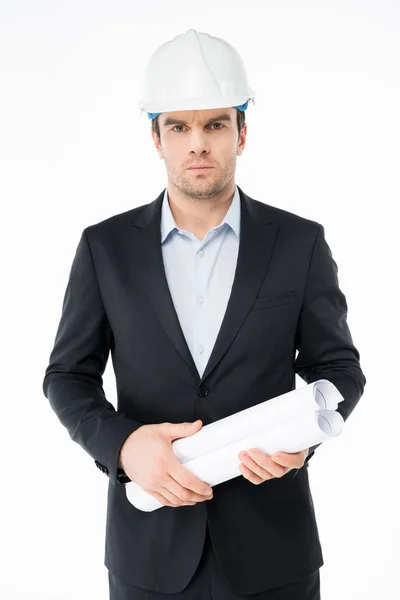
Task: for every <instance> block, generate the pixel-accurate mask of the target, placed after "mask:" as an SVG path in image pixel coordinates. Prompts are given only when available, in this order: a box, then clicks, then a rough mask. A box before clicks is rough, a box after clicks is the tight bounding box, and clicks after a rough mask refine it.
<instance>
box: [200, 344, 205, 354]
mask: <svg viewBox="0 0 400 600" xmlns="http://www.w3.org/2000/svg"><path fill="white" fill-rule="evenodd" d="M199 352H200V354H203V352H204V347H203V346H200V348H199Z"/></svg>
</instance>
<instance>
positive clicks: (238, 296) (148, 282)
mask: <svg viewBox="0 0 400 600" xmlns="http://www.w3.org/2000/svg"><path fill="white" fill-rule="evenodd" d="M238 190H239V194H240V200H241V202H240V205H241V224H240V241H239V252H238V258H237V266H236V271H235V277H234V281H233V285H232V289H231V294H230V297H229V301H228V305H227V308H226V311H225V315H224V318H223V320H222V324H221V327H220V330H219V333H218V336H217V339H216V341H215V344H214V348H213V350H212V352H211V355H210V358H209V360H208V363H207V365H206V368H205V370H204V373H203V376H202V377H200V374H199V372H198V371H197V368H196V364H195V362H194V360H193V357H192V354H191V352H190V350H189V347H188V345H187V342H186V339H185V336H184V334H183V331H182V328H181V325H180V322H179V319H178V315H177V313H176V310H175V306H174V303H173V300H172V297H171V294H170V291H169V287H168V281H167V278H166V275H165V270H164V262H163V256H162V250H161V231H160V220H161V206H162V201H163V197H164V190H163V192H162V193H161V194H160V195H159V196H158V198H156V200H154V201H153V202H151V203H150V204H147V205H145V207H144V208H143V210H142V211H141V212H140V213H139V217H138V218H137V219H135V221H133V222H132V225H133V227H135V235H134V236H133V238H135V240H134V241H133V242H134V252H133V257H134V260H135V264H136V268H135V278H136V279H138V280H139V285H140V287H141V290H142V291H143V293H144V294H145V295H146V296H147V297H148V300H149V302H150V304H151V306H152V308H153V310H154V313H155V315H156V317H157V318H158V320H159V322H160V324H161V327H162V328H163V329H164V331H165V333H166V334H167V336H168V337H169V338H170V340H171V342H172V344H173V345H174V346H175V348H176V350H177V351H178V352H179V354H180V356H181V357H182V359H183V360H184V361H185V362H186V363H187V365H188V366H189V368H190V369H191V370H192V372H193V374H194V375H195V377H196V379H197V380H198V384H200V383H202V382H203V381H204V380H205V379H206V377H207V376H208V375H209V374H210V373H211V371H212V370H213V369H214V368H215V367H216V366H217V364H218V362H219V361H220V360H221V359H222V357H223V356H224V354H225V352H226V351H227V350H228V348H229V346H230V344H231V343H232V342H233V340H234V338H235V336H236V334H237V332H238V331H239V329H240V327H241V326H242V323H243V321H244V319H245V318H246V316H247V314H248V312H249V310H250V308H251V306H252V304H253V302H254V299H255V297H256V295H257V293H258V290H259V288H260V286H261V283H262V281H263V279H264V277H265V275H266V271H267V268H268V265H269V262H270V259H271V256H272V252H273V248H274V244H275V240H276V238H277V235H278V224H277V222H276V221H273V220H272V218H271V214H270V212H269V210H268V205H265V204H263V205H261V203H257V202H256V201H255V200H253V199H252V198H250V197H249V196H247V195H246V194H245V193H244V192H243V191H242V190H241V188H240V187H239V186H238Z"/></svg>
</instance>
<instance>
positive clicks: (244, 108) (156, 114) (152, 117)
mask: <svg viewBox="0 0 400 600" xmlns="http://www.w3.org/2000/svg"><path fill="white" fill-rule="evenodd" d="M248 104H249V101H248V100H247V101H246V102H245V103H244V104H241V105H240V106H234V107H233V108H237V109H238V110H241V111H242V112H244V111H245V110H246V108H247V105H248ZM158 115H161V113H151V112H148V113H147V116H148V118H149V119H155V118H156V117H157V116H158Z"/></svg>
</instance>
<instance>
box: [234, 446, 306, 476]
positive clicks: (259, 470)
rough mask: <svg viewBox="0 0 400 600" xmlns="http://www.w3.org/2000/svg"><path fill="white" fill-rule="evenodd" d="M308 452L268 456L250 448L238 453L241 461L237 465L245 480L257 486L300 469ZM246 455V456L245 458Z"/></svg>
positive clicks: (301, 451) (279, 453)
mask: <svg viewBox="0 0 400 600" xmlns="http://www.w3.org/2000/svg"><path fill="white" fill-rule="evenodd" d="M308 450H309V449H308V448H307V449H306V450H300V452H295V453H293V454H289V453H288V452H275V454H272V455H271V456H269V455H268V454H265V452H263V451H262V450H260V449H259V448H251V449H250V450H246V451H245V452H239V454H238V456H239V458H240V460H242V461H243V462H242V463H241V464H240V465H239V469H240V472H241V473H242V475H243V476H244V477H246V479H248V480H249V481H251V482H252V483H255V484H256V485H258V484H260V483H262V482H263V481H266V480H267V479H272V478H273V477H283V475H286V473H288V472H289V471H291V470H292V469H300V468H301V467H302V466H303V465H304V461H305V459H306V458H307V455H308ZM246 455H248V456H247V458H246Z"/></svg>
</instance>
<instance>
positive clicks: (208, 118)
mask: <svg viewBox="0 0 400 600" xmlns="http://www.w3.org/2000/svg"><path fill="white" fill-rule="evenodd" d="M158 122H159V125H160V138H161V139H160V140H159V139H158V137H157V135H156V134H155V132H154V131H152V136H153V140H154V143H155V145H156V148H157V151H158V153H159V156H160V158H164V160H165V165H166V168H167V173H168V179H169V180H170V181H171V182H172V183H173V184H174V185H175V186H176V187H177V188H178V189H179V190H180V191H181V192H182V193H183V194H185V195H186V196H189V197H191V198H193V199H207V198H212V197H214V196H216V195H218V194H219V193H220V192H221V191H222V190H223V189H224V188H225V187H226V185H227V184H228V183H229V182H230V181H231V180H232V178H234V174H235V169H236V156H238V155H241V154H242V152H243V149H244V144H245V139H246V132H247V125H246V124H245V125H244V127H243V129H242V132H241V135H240V137H239V135H238V129H237V123H236V109H235V108H219V109H210V110H183V111H175V112H168V113H161V114H160V116H159V117H158ZM195 165H205V166H208V167H210V168H208V169H203V170H194V169H192V170H189V167H191V166H195Z"/></svg>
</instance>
